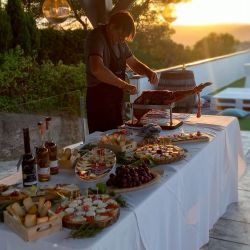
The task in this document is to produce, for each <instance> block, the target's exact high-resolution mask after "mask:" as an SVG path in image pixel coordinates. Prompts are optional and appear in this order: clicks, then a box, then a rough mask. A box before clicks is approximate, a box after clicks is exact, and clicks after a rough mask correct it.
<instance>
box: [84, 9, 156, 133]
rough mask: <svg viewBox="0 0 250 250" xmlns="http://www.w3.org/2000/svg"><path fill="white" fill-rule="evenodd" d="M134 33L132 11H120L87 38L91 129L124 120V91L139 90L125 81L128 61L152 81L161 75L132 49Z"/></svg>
mask: <svg viewBox="0 0 250 250" xmlns="http://www.w3.org/2000/svg"><path fill="white" fill-rule="evenodd" d="M134 36H135V25H134V20H133V18H132V16H131V15H130V13H129V12H127V11H120V12H117V13H115V14H114V15H112V16H111V17H110V20H109V22H108V23H107V24H106V25H100V26H98V27H97V28H95V29H93V30H92V31H91V32H90V33H89V35H88V37H87V41H86V76H87V97H86V106H87V118H88V127H89V132H90V133H92V132H94V131H106V130H110V129H115V128H117V127H118V126H120V125H122V124H123V120H122V105H123V94H124V92H128V93H129V94H130V95H133V94H135V93H136V91H137V90H136V87H135V86H134V85H131V84H129V83H127V82H126V81H125V70H126V66H127V65H128V66H129V67H130V68H131V69H132V70H133V71H134V72H136V73H137V74H140V75H146V76H147V77H148V79H149V81H150V83H151V84H157V83H158V78H157V75H156V73H155V72H154V71H152V70H151V69H150V68H149V67H147V66H146V65H145V64H143V63H142V62H140V61H139V60H138V59H137V58H136V57H135V56H134V55H133V54H132V52H131V51H130V49H129V47H128V45H127V41H132V40H133V38H134Z"/></svg>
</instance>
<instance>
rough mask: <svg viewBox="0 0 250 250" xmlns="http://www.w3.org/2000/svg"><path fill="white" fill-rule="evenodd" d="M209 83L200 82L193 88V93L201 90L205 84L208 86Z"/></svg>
mask: <svg viewBox="0 0 250 250" xmlns="http://www.w3.org/2000/svg"><path fill="white" fill-rule="evenodd" d="M211 84H212V83H211V82H205V83H201V84H199V85H198V86H196V87H195V88H194V92H195V93H198V92H201V91H202V90H203V89H204V88H206V87H207V86H210V85H211Z"/></svg>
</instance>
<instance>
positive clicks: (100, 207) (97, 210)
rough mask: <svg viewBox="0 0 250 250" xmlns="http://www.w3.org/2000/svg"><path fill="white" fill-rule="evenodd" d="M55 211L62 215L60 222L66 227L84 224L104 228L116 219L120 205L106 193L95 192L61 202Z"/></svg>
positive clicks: (71, 227) (77, 227) (76, 226)
mask: <svg viewBox="0 0 250 250" xmlns="http://www.w3.org/2000/svg"><path fill="white" fill-rule="evenodd" d="M55 213H58V214H60V215H61V216H62V223H63V226H64V227H66V228H70V229H79V228H80V227H81V226H82V225H86V224H94V225H97V226H99V227H102V228H104V227H107V226H110V225H112V224H113V223H115V222H116V221H117V219H118V217H119V214H120V206H119V204H118V203H117V202H116V201H115V200H114V199H112V198H111V197H110V196H109V195H107V194H99V195H97V194H95V195H88V196H81V197H78V198H77V199H75V200H72V201H70V202H68V203H66V204H61V206H60V207H58V208H57V210H56V211H55Z"/></svg>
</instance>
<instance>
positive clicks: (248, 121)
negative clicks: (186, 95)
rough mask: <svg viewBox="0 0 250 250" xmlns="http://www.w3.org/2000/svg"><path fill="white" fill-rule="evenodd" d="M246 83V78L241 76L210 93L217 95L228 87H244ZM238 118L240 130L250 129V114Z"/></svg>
mask: <svg viewBox="0 0 250 250" xmlns="http://www.w3.org/2000/svg"><path fill="white" fill-rule="evenodd" d="M244 85H245V78H241V79H239V80H237V81H235V82H232V83H230V84H228V85H227V86H225V87H223V88H220V89H217V90H216V91H214V92H212V93H210V95H215V94H217V93H219V92H221V91H222V90H224V89H226V88H244ZM238 120H239V124H240V130H244V131H250V116H247V117H246V118H241V119H238Z"/></svg>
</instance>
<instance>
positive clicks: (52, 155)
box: [45, 117, 59, 175]
mask: <svg viewBox="0 0 250 250" xmlns="http://www.w3.org/2000/svg"><path fill="white" fill-rule="evenodd" d="M50 121H51V117H46V118H45V122H46V132H45V147H46V148H47V149H48V150H49V167H50V174H52V175H54V174H58V172H59V168H58V162H57V145H56V143H55V142H54V141H53V139H52V136H51V127H50Z"/></svg>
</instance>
